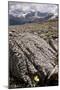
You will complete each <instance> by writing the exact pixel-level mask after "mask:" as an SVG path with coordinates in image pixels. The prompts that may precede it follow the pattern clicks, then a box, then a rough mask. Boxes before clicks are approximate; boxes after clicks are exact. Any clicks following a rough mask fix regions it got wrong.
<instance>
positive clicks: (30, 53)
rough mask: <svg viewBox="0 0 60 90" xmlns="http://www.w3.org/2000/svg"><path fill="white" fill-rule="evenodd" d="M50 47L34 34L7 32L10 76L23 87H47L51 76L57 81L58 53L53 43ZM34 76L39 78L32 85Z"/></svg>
mask: <svg viewBox="0 0 60 90" xmlns="http://www.w3.org/2000/svg"><path fill="white" fill-rule="evenodd" d="M52 46H53V47H54V48H53V47H52ZM52 46H50V45H49V44H48V43H47V42H46V41H45V40H43V39H42V38H40V37H39V36H38V35H36V34H32V33H29V32H24V33H17V32H15V31H14V32H12V31H11V32H9V72H10V75H11V76H13V77H15V78H17V79H18V80H19V81H20V83H21V84H22V85H23V87H32V86H42V85H47V84H48V83H49V81H50V79H51V77H52V76H53V75H55V77H56V81H57V80H58V63H56V62H58V60H57V54H58V53H57V48H56V47H57V46H56V45H55V44H54V43H52ZM35 75H37V76H38V77H39V82H38V83H37V82H36V81H35V83H34V76H35ZM52 80H54V79H53V78H52ZM22 81H23V83H22ZM21 84H20V87H22V86H21Z"/></svg>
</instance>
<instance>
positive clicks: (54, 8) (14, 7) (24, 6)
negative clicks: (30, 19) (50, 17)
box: [9, 2, 58, 14]
mask: <svg viewBox="0 0 60 90" xmlns="http://www.w3.org/2000/svg"><path fill="white" fill-rule="evenodd" d="M18 10H19V11H20V12H21V11H23V12H29V11H40V12H48V13H53V14H58V5H57V4H36V3H20V2H9V14H16V13H14V12H15V11H18ZM20 12H19V13H18V14H20Z"/></svg>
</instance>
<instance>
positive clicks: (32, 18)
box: [9, 10, 56, 25]
mask: <svg viewBox="0 0 60 90" xmlns="http://www.w3.org/2000/svg"><path fill="white" fill-rule="evenodd" d="M53 17H54V18H55V17H56V15H55V16H54V14H53V13H47V12H44V13H42V12H39V11H28V12H23V11H21V10H19V11H18V10H16V11H14V12H13V13H11V14H9V25H20V24H25V23H31V22H41V21H47V20H48V19H53Z"/></svg>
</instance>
